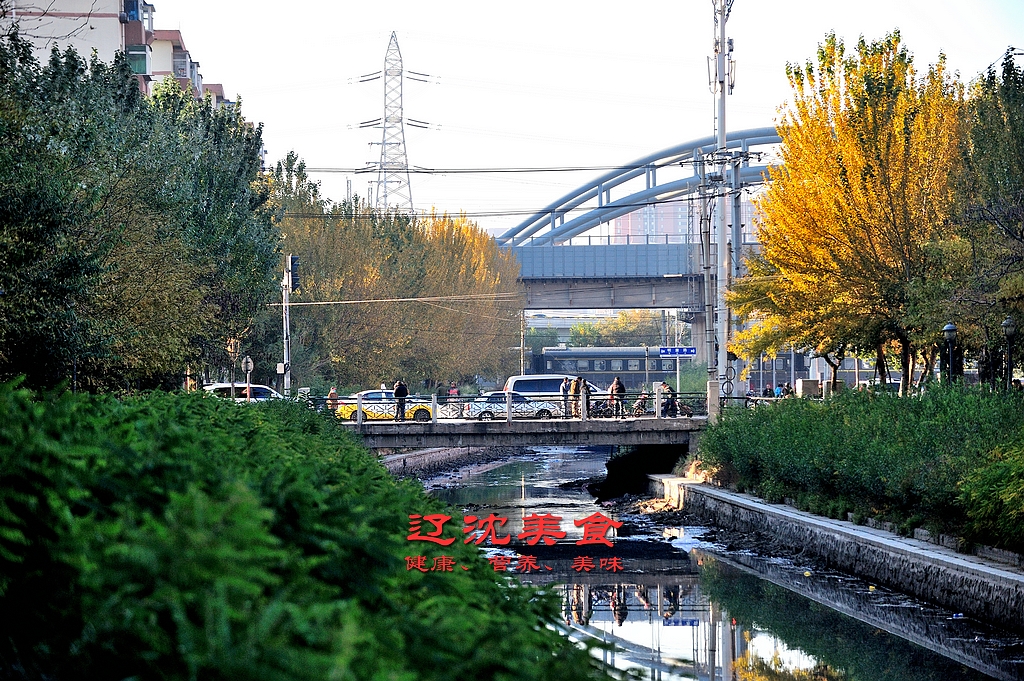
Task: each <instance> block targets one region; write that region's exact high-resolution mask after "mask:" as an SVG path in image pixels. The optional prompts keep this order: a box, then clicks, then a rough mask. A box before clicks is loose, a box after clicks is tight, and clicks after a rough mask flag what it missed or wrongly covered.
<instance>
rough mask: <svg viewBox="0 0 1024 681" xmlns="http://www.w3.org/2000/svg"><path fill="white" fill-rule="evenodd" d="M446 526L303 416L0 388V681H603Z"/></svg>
mask: <svg viewBox="0 0 1024 681" xmlns="http://www.w3.org/2000/svg"><path fill="white" fill-rule="evenodd" d="M443 510H444V507H443V506H442V505H441V504H440V503H439V502H437V501H436V500H432V499H430V498H429V497H427V496H426V495H425V494H424V493H423V491H422V489H421V488H420V487H419V486H418V485H416V484H414V483H408V482H405V483H403V482H396V481H394V480H393V479H392V478H391V477H390V476H388V474H387V473H386V471H385V470H384V469H383V468H382V467H381V466H380V465H379V464H378V463H377V461H376V460H375V459H374V458H373V457H372V456H370V455H369V453H368V452H366V451H365V450H364V449H362V448H361V447H360V446H359V445H358V444H357V443H356V442H355V440H354V439H353V438H352V437H351V436H350V435H349V434H348V433H347V432H345V431H344V429H343V428H342V427H340V426H339V425H338V423H337V422H335V421H334V420H331V419H325V418H323V417H322V416H321V415H319V414H317V413H315V412H313V411H311V410H308V409H305V408H303V407H301V406H300V405H298V404H294V403H274V404H264V405H237V404H235V403H233V402H230V401H227V400H219V399H216V398H210V397H203V396H200V395H168V394H152V395H149V396H145V397H133V398H128V399H125V400H120V401H119V400H116V399H114V398H111V397H81V396H72V395H67V394H65V395H60V396H56V395H55V396H48V397H44V398H42V399H36V398H34V396H33V395H32V394H30V393H29V392H28V391H25V390H18V389H16V388H14V387H12V386H11V385H5V386H0V612H3V613H5V615H4V617H2V618H0V667H2V671H0V676H4V677H22V678H44V677H45V678H60V679H73V678H129V677H136V678H168V679H194V678H200V677H202V678H225V679H227V678H250V679H306V678H308V679H326V678H339V679H378V678H379V679H441V678H444V679H453V678H462V679H470V678H471V679H490V678H495V679H544V678H550V679H556V678H557V679H561V678H570V677H577V678H579V677H582V678H603V677H604V675H605V674H604V672H603V670H602V669H601V668H600V667H599V666H598V664H597V662H596V661H595V660H594V658H592V657H591V656H590V655H589V654H588V653H587V652H585V651H584V650H583V649H580V648H577V647H575V646H574V645H573V644H571V643H570V642H568V641H567V640H566V639H564V638H562V637H561V636H560V635H559V634H557V633H556V632H555V631H554V630H553V629H552V628H551V627H550V626H549V625H551V624H552V623H554V622H555V620H556V618H557V607H556V603H555V602H554V601H553V600H552V597H551V596H550V595H546V594H544V593H543V592H538V591H536V590H534V589H531V588H525V587H521V586H519V585H518V584H514V583H510V582H509V581H507V579H506V577H505V576H504V575H501V574H498V573H495V572H494V570H493V569H492V568H491V566H490V565H489V563H487V562H486V561H485V560H484V559H483V558H482V557H481V556H480V555H479V553H478V550H477V549H476V548H475V547H474V546H465V545H464V544H463V543H462V542H461V541H456V542H455V543H454V544H452V545H451V546H448V547H444V548H442V547H438V546H435V545H433V544H429V545H421V544H420V543H419V542H415V543H414V542H409V541H407V540H406V539H405V535H406V534H407V533H408V529H409V519H408V515H409V514H410V513H424V514H426V513H431V512H438V511H443ZM449 514H450V515H453V516H454V515H455V514H454V513H449ZM452 522H453V523H454V522H457V521H455V520H453V521H452ZM460 527H461V525H456V526H454V527H452V526H449V527H448V528H447V529H448V530H449V531H448V532H446V534H447V535H448V536H452V534H455V533H458V529H459V528H460ZM452 530H454V532H453V531H452ZM435 548H436V549H438V550H436V551H432V550H431V549H435ZM409 554H429V555H440V554H444V555H449V556H452V557H453V558H454V559H455V562H456V565H458V566H466V567H467V568H468V570H462V569H461V568H460V567H455V570H454V572H441V571H430V572H426V573H422V572H419V571H416V570H412V571H410V570H408V569H407V566H406V561H405V556H407V555H409Z"/></svg>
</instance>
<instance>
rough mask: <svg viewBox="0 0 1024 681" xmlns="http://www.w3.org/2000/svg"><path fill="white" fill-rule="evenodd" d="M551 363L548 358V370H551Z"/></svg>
mask: <svg viewBox="0 0 1024 681" xmlns="http://www.w3.org/2000/svg"><path fill="white" fill-rule="evenodd" d="M552 364H553V362H552V361H551V360H550V359H549V360H548V362H547V368H548V371H551V365H552Z"/></svg>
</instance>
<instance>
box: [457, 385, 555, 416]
mask: <svg viewBox="0 0 1024 681" xmlns="http://www.w3.org/2000/svg"><path fill="white" fill-rule="evenodd" d="M507 394H508V393H506V392H505V391H503V390H498V391H495V392H489V393H484V394H483V395H481V396H480V397H478V398H476V399H475V400H473V401H472V402H467V403H466V404H464V405H463V407H462V416H463V417H464V418H467V419H480V420H481V421H488V420H490V419H494V418H506V414H507V412H506V409H505V408H506V401H507V398H506V395H507ZM511 395H512V418H515V419H549V418H551V417H552V416H556V415H560V414H561V413H562V410H561V407H559V406H558V405H556V404H554V403H553V402H549V401H547V400H532V399H530V398H528V397H526V396H525V395H520V394H519V393H511Z"/></svg>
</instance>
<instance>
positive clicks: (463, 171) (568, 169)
mask: <svg viewBox="0 0 1024 681" xmlns="http://www.w3.org/2000/svg"><path fill="white" fill-rule="evenodd" d="M377 120H379V119H377ZM692 163H693V162H692V161H677V162H675V163H672V164H670V165H672V166H675V165H679V166H682V165H691V164H692ZM648 167H655V168H666V167H669V166H666V165H661V166H658V165H655V164H651V163H646V164H638V165H621V164H616V165H601V166H547V167H532V168H531V167H528V166H521V167H516V166H509V167H506V168H502V167H493V168H424V167H421V166H414V167H411V168H409V172H410V173H416V174H418V175H470V174H478V175H484V174H491V173H578V172H584V171H591V172H596V171H607V170H638V169H641V168H648ZM304 170H305V171H306V172H307V173H351V174H356V175H358V174H362V173H375V172H377V168H376V166H363V167H360V168H332V167H322V168H309V167H307V168H305V169H304Z"/></svg>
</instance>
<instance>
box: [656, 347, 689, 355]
mask: <svg viewBox="0 0 1024 681" xmlns="http://www.w3.org/2000/svg"><path fill="white" fill-rule="evenodd" d="M658 354H659V355H660V356H662V357H692V356H694V355H696V354H697V348H694V347H680V348H658Z"/></svg>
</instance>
